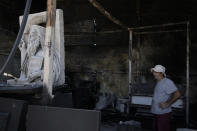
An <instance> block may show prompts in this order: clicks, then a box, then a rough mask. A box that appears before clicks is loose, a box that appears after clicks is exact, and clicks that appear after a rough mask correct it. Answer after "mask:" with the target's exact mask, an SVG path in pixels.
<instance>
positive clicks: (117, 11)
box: [0, 0, 197, 32]
mask: <svg viewBox="0 0 197 131" xmlns="http://www.w3.org/2000/svg"><path fill="white" fill-rule="evenodd" d="M97 2H99V3H100V4H101V5H102V6H103V7H104V8H105V9H106V10H107V11H109V12H110V13H111V14H112V15H113V16H114V17H116V18H117V19H119V20H120V21H121V22H122V23H124V24H125V25H128V26H129V27H134V26H140V25H153V24H161V23H169V22H178V21H185V20H190V21H191V22H192V26H193V27H195V23H196V21H197V20H196V19H195V16H196V12H197V9H196V8H195V5H196V4H197V1H195V0H183V1H179V0H173V1H171V0H146V1H142V0H116V1H114V0H97ZM24 6H25V0H17V1H16V0H1V1H0V19H1V21H0V26H1V27H3V28H5V29H9V30H11V31H14V32H17V30H18V16H19V15H22V14H23V9H24ZM57 7H58V8H61V9H63V10H64V21H65V24H69V23H73V22H79V21H84V20H96V22H97V26H98V28H99V30H107V29H109V30H113V29H117V28H119V27H118V26H116V25H115V24H113V23H112V22H111V21H109V20H108V19H107V18H105V17H104V16H103V15H102V14H100V12H99V11H98V10H97V9H95V8H94V7H93V6H92V5H91V4H90V3H89V2H88V0H57ZM43 10H46V0H34V1H33V2H32V7H31V12H39V11H43Z"/></svg>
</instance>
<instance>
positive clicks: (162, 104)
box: [159, 102, 169, 109]
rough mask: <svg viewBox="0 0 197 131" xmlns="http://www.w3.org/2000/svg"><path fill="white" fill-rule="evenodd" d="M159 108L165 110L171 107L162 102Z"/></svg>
mask: <svg viewBox="0 0 197 131" xmlns="http://www.w3.org/2000/svg"><path fill="white" fill-rule="evenodd" d="M159 107H160V108H161V109H165V108H168V107H169V104H168V103H167V102H161V103H159Z"/></svg>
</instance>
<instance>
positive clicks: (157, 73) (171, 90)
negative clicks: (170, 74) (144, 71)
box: [151, 65, 181, 131]
mask: <svg viewBox="0 0 197 131" xmlns="http://www.w3.org/2000/svg"><path fill="white" fill-rule="evenodd" d="M151 72H152V73H153V75H154V77H155V79H156V80H157V84H156V86H155V89H154V95H153V101H152V108H151V112H152V113H153V115H154V119H155V120H154V126H153V128H154V130H155V131H170V119H171V112H172V109H171V105H172V104H173V103H174V102H175V101H176V100H177V99H178V98H179V97H180V95H181V94H180V92H179V91H178V89H177V87H176V86H175V84H174V82H173V81H172V80H170V79H168V78H166V74H165V67H164V66H162V65H156V66H155V67H154V68H151Z"/></svg>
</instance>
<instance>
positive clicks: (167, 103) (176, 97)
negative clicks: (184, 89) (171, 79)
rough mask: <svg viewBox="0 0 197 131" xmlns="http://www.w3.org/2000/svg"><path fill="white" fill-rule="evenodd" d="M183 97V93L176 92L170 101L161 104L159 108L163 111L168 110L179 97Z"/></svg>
mask: <svg viewBox="0 0 197 131" xmlns="http://www.w3.org/2000/svg"><path fill="white" fill-rule="evenodd" d="M180 96H181V93H180V92H179V91H178V90H176V91H175V92H173V93H172V95H171V97H170V99H169V100H168V101H166V102H162V103H160V104H159V107H160V108H162V109H165V108H168V107H169V106H170V105H172V104H173V103H174V102H175V101H176V100H177V99H178V98H179V97H180Z"/></svg>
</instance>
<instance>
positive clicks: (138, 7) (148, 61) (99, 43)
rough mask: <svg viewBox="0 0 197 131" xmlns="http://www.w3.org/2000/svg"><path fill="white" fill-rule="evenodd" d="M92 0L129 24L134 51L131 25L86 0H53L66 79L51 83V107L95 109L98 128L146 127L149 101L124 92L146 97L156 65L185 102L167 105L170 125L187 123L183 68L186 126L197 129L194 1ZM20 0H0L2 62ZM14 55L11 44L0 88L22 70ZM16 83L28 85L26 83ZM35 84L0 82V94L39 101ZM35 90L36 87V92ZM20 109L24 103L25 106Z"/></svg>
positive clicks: (35, 4) (38, 7)
mask: <svg viewBox="0 0 197 131" xmlns="http://www.w3.org/2000/svg"><path fill="white" fill-rule="evenodd" d="M93 1H96V2H98V3H100V5H101V6H102V7H103V8H104V9H105V10H106V11H108V12H109V13H110V14H111V15H112V16H113V17H114V18H116V19H117V20H119V21H120V22H121V23H123V24H124V25H125V26H126V27H128V28H129V29H131V30H132V50H130V49H131V45H130V42H131V41H130V33H131V32H129V30H126V29H125V28H122V27H121V26H120V25H118V24H115V23H114V22H112V21H111V20H109V19H108V18H107V17H106V16H104V15H103V14H102V13H101V12H100V11H99V10H98V9H97V8H95V7H94V6H93V5H92V4H91V3H90V2H89V0H57V5H56V8H57V9H62V10H63V19H64V23H63V25H64V50H65V83H64V84H63V85H61V86H56V87H55V86H54V87H53V94H54V98H53V100H52V103H51V104H50V106H53V107H57V108H58V107H63V108H74V110H75V109H87V110H99V111H101V114H100V115H101V118H98V119H100V120H101V127H100V130H101V131H105V130H106V131H116V130H117V131H123V130H124V131H127V130H128V131H130V130H132V131H133V130H136V131H138V130H144V131H146V130H147V131H148V130H152V125H151V123H152V121H153V119H152V117H153V116H152V114H151V113H150V105H146V104H142V105H139V104H135V103H132V102H130V101H129V102H128V101H127V100H128V99H130V97H131V98H135V99H138V98H139V100H141V96H142V97H143V100H142V101H143V102H144V101H145V102H147V101H149V98H150V97H152V96H153V92H154V86H155V85H156V81H155V79H154V76H153V75H152V72H151V68H153V67H154V66H155V65H158V64H159V65H163V66H164V67H166V74H167V78H170V79H171V80H172V81H173V82H174V83H175V85H176V86H177V88H178V89H179V90H180V92H181V97H180V99H181V100H182V101H183V103H182V107H181V108H179V107H178V108H176V107H173V113H172V121H171V125H172V127H171V130H173V131H174V130H176V129H177V128H185V127H186V126H187V124H186V115H187V114H186V111H187V105H186V103H187V96H186V90H187V87H188V83H187V82H188V81H187V80H188V76H187V73H188V71H189V96H188V98H189V107H190V108H189V112H190V113H189V127H190V128H192V129H197V118H196V115H197V113H196V109H197V99H196V97H197V68H196V67H197V62H196V58H197V38H196V37H195V36H196V35H197V18H196V16H197V8H196V5H197V1H196V0H182V1H179V0H173V1H172V0H145V1H143V0H115V1H114V0H93ZM25 4H26V0H0V68H1V67H2V66H3V64H4V62H5V61H6V59H7V57H8V55H9V54H10V51H11V49H12V47H13V44H14V42H15V40H16V37H17V34H18V32H19V29H20V24H19V16H22V15H23V14H24V8H25ZM46 9H47V0H32V3H31V9H30V14H34V13H38V12H43V11H46ZM188 23H189V25H187V24H188ZM42 26H43V27H45V26H46V24H42ZM188 42H189V46H190V47H189V54H187V45H188ZM188 56H189V58H188ZM130 60H131V61H130ZM187 60H189V66H188V65H187V64H188V61H187ZM20 62H21V54H20V50H19V49H17V51H16V54H15V55H14V58H13V59H12V61H11V62H10V64H9V65H8V66H7V67H6V69H5V73H7V74H11V76H8V75H7V76H6V75H2V76H1V77H0V88H2V87H3V86H4V84H5V83H6V81H7V80H9V79H13V78H14V79H15V78H19V77H20V72H21V64H20ZM130 62H132V69H131V70H130V67H129V63H130ZM188 67H189V70H187V68H188ZM130 71H132V72H131V75H132V80H131V81H132V83H131V84H130V83H129V81H130V77H129V75H130ZM1 86H2V87H1ZM130 86H132V89H131V92H130ZM20 88H23V89H26V87H25V86H22V87H20ZM38 88H39V87H35V88H34V87H33V86H32V87H31V89H30V91H26V90H25V91H24V92H25V93H26V94H24V93H18V92H17V93H18V94H19V95H18V94H17V93H13V92H14V91H10V90H9V91H10V92H11V93H7V92H6V91H5V90H6V88H5V87H4V88H2V91H0V97H6V98H12V99H17V100H24V101H27V102H28V103H29V104H30V105H41V103H40V102H39V101H40V94H41V93H40V89H38ZM9 91H8V92H9ZM34 91H38V92H39V93H35V94H34V93H33V92H34ZM5 92H6V93H5ZM27 93H30V95H27ZM130 93H131V94H130ZM132 96H133V97H132ZM130 100H131V99H130ZM133 100H134V99H133ZM131 101H132V100H131ZM143 102H142V103H143ZM140 103H141V102H140ZM0 104H1V103H0ZM2 105H3V104H2ZM0 108H1V107H0ZM10 108H11V107H10ZM24 108H25V109H27V107H26V106H25V107H24ZM6 109H7V108H6ZM49 110H51V108H50V109H49ZM53 110H56V109H53V108H52V111H53ZM57 110H59V108H58V109H57ZM60 110H61V109H60ZM128 110H129V112H128ZM2 112H3V114H2V113H1V110H0V123H3V124H1V125H0V130H1V128H2V130H3V128H4V127H5V123H6V122H7V121H6V120H7V119H8V118H7V117H8V116H9V113H10V112H5V111H2ZM62 112H64V111H62ZM71 112H72V111H71ZM6 113H8V114H6ZM7 115H8V116H7ZM80 115H81V114H80ZM97 115H98V114H97ZM28 119H29V118H28ZM75 119H77V118H75ZM131 120H133V121H132V122H131ZM135 121H138V122H140V125H139V123H135ZM28 122H29V121H28ZM30 122H31V121H30ZM127 122H130V123H127ZM1 126H2V127H1ZM130 126H133V127H130ZM4 129H5V128H4ZM23 130H25V129H23ZM28 130H29V131H30V128H29V127H28ZM5 131H7V130H5Z"/></svg>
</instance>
